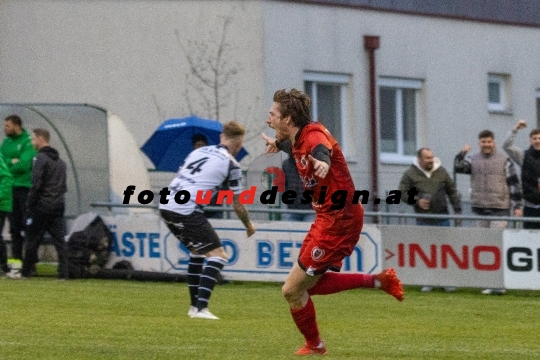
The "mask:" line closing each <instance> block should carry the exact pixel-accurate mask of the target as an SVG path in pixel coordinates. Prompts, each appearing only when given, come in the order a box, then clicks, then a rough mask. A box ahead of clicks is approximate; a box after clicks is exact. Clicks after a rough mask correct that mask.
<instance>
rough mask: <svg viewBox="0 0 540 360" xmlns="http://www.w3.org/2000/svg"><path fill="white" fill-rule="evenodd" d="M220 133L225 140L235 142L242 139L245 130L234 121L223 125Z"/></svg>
mask: <svg viewBox="0 0 540 360" xmlns="http://www.w3.org/2000/svg"><path fill="white" fill-rule="evenodd" d="M222 133H223V135H224V136H225V137H226V138H227V139H231V140H235V139H238V138H242V137H244V135H245V134H246V130H245V129H244V127H243V126H242V125H240V124H239V123H237V122H236V121H229V122H226V123H225V124H223V131H222Z"/></svg>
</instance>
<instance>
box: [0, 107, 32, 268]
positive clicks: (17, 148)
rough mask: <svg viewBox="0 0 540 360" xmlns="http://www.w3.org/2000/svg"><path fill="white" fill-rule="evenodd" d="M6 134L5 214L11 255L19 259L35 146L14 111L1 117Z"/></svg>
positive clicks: (4, 143) (4, 149) (21, 251)
mask: <svg viewBox="0 0 540 360" xmlns="http://www.w3.org/2000/svg"><path fill="white" fill-rule="evenodd" d="M4 120H5V121H4V133H5V134H6V138H5V139H4V141H3V142H2V155H3V156H4V160H5V161H6V164H7V166H8V169H9V171H10V172H11V175H13V211H12V213H11V215H10V216H9V232H10V235H11V255H12V257H13V258H15V259H19V260H22V256H23V246H24V230H25V223H26V199H27V198H28V193H29V192H30V187H31V186H32V159H33V158H34V156H35V155H36V150H35V149H34V147H33V146H32V141H31V139H30V134H28V132H27V131H26V129H24V128H23V127H22V120H21V118H20V117H19V116H18V115H10V116H8V117H6V118H5V119H4Z"/></svg>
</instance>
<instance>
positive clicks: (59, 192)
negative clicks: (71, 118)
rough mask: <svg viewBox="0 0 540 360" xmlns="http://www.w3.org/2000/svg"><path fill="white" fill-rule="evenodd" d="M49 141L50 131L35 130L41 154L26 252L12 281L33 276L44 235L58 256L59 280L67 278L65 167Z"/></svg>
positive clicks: (37, 160)
mask: <svg viewBox="0 0 540 360" xmlns="http://www.w3.org/2000/svg"><path fill="white" fill-rule="evenodd" d="M49 141H50V134H49V132H48V131H47V130H45V129H34V130H33V132H32V145H33V146H34V148H35V149H36V150H38V154H37V155H36V157H35V158H34V160H33V165H32V188H31V189H30V193H29V194H28V200H27V202H26V207H27V213H28V217H27V222H26V251H25V255H24V259H23V266H22V270H21V273H15V274H11V273H10V274H11V275H10V276H9V277H11V278H15V279H20V278H23V277H29V276H30V275H31V270H32V267H33V265H34V264H35V263H36V261H37V254H38V249H39V245H40V244H41V241H42V239H43V235H44V234H45V232H48V233H49V234H50V235H51V237H52V239H53V242H54V246H55V248H56V252H57V254H58V278H65V277H66V275H67V271H66V270H67V269H65V254H64V253H65V250H64V249H65V242H64V237H65V235H66V226H65V221H64V208H65V197H64V195H65V193H66V191H67V187H66V164H65V163H64V161H62V159H60V156H59V155H58V151H56V149H53V148H52V147H50V146H49Z"/></svg>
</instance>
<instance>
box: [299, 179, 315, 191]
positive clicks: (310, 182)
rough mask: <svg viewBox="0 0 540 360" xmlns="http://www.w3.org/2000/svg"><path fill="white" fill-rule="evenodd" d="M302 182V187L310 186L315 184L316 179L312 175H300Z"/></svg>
mask: <svg viewBox="0 0 540 360" xmlns="http://www.w3.org/2000/svg"><path fill="white" fill-rule="evenodd" d="M302 182H303V183H304V187H305V188H306V189H307V188H312V187H314V186H315V185H317V180H315V178H314V177H313V176H312V177H311V178H308V177H307V176H302Z"/></svg>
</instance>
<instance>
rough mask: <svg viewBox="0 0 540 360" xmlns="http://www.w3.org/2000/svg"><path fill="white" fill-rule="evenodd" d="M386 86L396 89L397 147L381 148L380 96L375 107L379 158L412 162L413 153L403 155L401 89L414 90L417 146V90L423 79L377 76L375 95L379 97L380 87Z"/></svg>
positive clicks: (399, 163) (384, 162)
mask: <svg viewBox="0 0 540 360" xmlns="http://www.w3.org/2000/svg"><path fill="white" fill-rule="evenodd" d="M381 87H387V88H393V89H395V90H396V137H397V139H396V140H397V147H398V152H383V151H382V150H381V130H380V126H381V118H380V116H381V112H380V98H378V101H379V107H378V108H377V117H378V119H379V122H378V125H379V129H378V132H377V136H378V138H379V149H378V151H379V160H380V161H381V163H383V164H398V165H401V164H404V165H410V164H412V163H413V161H414V158H415V155H405V154H404V141H403V137H404V129H403V106H402V105H403V103H402V99H403V97H402V94H403V89H408V90H415V91H414V109H415V129H414V133H415V134H414V136H415V139H416V142H417V146H416V147H417V148H418V147H419V130H418V124H419V116H418V114H419V111H418V110H419V109H418V98H419V92H420V91H421V90H422V88H423V80H419V79H406V78H394V77H379V78H378V79H377V97H379V93H380V88H381Z"/></svg>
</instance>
